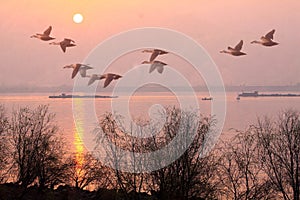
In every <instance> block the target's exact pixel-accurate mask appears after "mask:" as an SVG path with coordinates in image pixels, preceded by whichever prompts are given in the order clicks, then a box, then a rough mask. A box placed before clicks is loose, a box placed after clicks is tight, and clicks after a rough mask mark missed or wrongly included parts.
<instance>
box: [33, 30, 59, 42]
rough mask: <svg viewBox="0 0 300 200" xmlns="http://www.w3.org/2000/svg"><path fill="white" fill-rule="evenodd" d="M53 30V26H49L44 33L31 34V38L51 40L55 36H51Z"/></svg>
mask: <svg viewBox="0 0 300 200" xmlns="http://www.w3.org/2000/svg"><path fill="white" fill-rule="evenodd" d="M51 30H52V26H49V27H48V28H47V29H46V30H45V31H44V33H36V34H35V35H32V36H30V37H31V38H37V39H40V40H43V41H49V40H53V39H55V38H53V37H50V33H51Z"/></svg>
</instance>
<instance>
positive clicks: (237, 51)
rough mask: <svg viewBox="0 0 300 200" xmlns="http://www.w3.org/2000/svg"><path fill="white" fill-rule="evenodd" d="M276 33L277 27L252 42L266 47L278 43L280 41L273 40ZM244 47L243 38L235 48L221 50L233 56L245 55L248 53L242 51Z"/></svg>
mask: <svg viewBox="0 0 300 200" xmlns="http://www.w3.org/2000/svg"><path fill="white" fill-rule="evenodd" d="M274 33H275V29H273V30H271V31H270V32H269V33H267V34H266V35H265V36H261V38H260V40H258V41H257V40H254V41H252V42H251V44H261V45H263V46H266V47H271V46H275V45H278V44H279V43H277V42H274V41H273V39H274ZM242 47H243V40H241V41H240V42H239V43H238V44H237V45H236V46H235V47H234V48H232V47H228V48H227V50H222V51H220V53H227V54H231V55H233V56H243V55H246V53H244V52H241V50H242Z"/></svg>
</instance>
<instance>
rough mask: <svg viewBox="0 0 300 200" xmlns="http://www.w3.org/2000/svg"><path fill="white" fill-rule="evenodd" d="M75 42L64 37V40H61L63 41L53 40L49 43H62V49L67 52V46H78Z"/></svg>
mask: <svg viewBox="0 0 300 200" xmlns="http://www.w3.org/2000/svg"><path fill="white" fill-rule="evenodd" d="M74 43H75V41H74V40H71V39H68V38H65V39H64V40H63V41H61V42H51V43H49V44H51V45H60V47H61V49H62V51H63V52H64V53H65V52H66V49H67V47H74V46H76V44H74Z"/></svg>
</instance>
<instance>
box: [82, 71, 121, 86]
mask: <svg viewBox="0 0 300 200" xmlns="http://www.w3.org/2000/svg"><path fill="white" fill-rule="evenodd" d="M87 77H90V80H89V82H88V85H91V84H93V83H94V82H95V81H96V80H102V79H105V81H104V85H103V88H106V87H107V86H108V85H109V84H110V83H111V82H112V80H117V79H119V78H121V77H122V76H121V75H118V74H113V73H107V74H102V75H99V74H93V75H91V76H87Z"/></svg>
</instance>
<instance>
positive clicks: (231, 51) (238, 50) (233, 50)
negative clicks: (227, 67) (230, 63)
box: [220, 40, 247, 56]
mask: <svg viewBox="0 0 300 200" xmlns="http://www.w3.org/2000/svg"><path fill="white" fill-rule="evenodd" d="M242 47H243V40H241V41H240V42H239V43H238V44H237V45H236V46H235V47H234V48H232V47H228V48H227V50H222V51H220V53H227V54H231V55H233V56H243V55H247V54H246V53H244V52H241V50H242Z"/></svg>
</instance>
